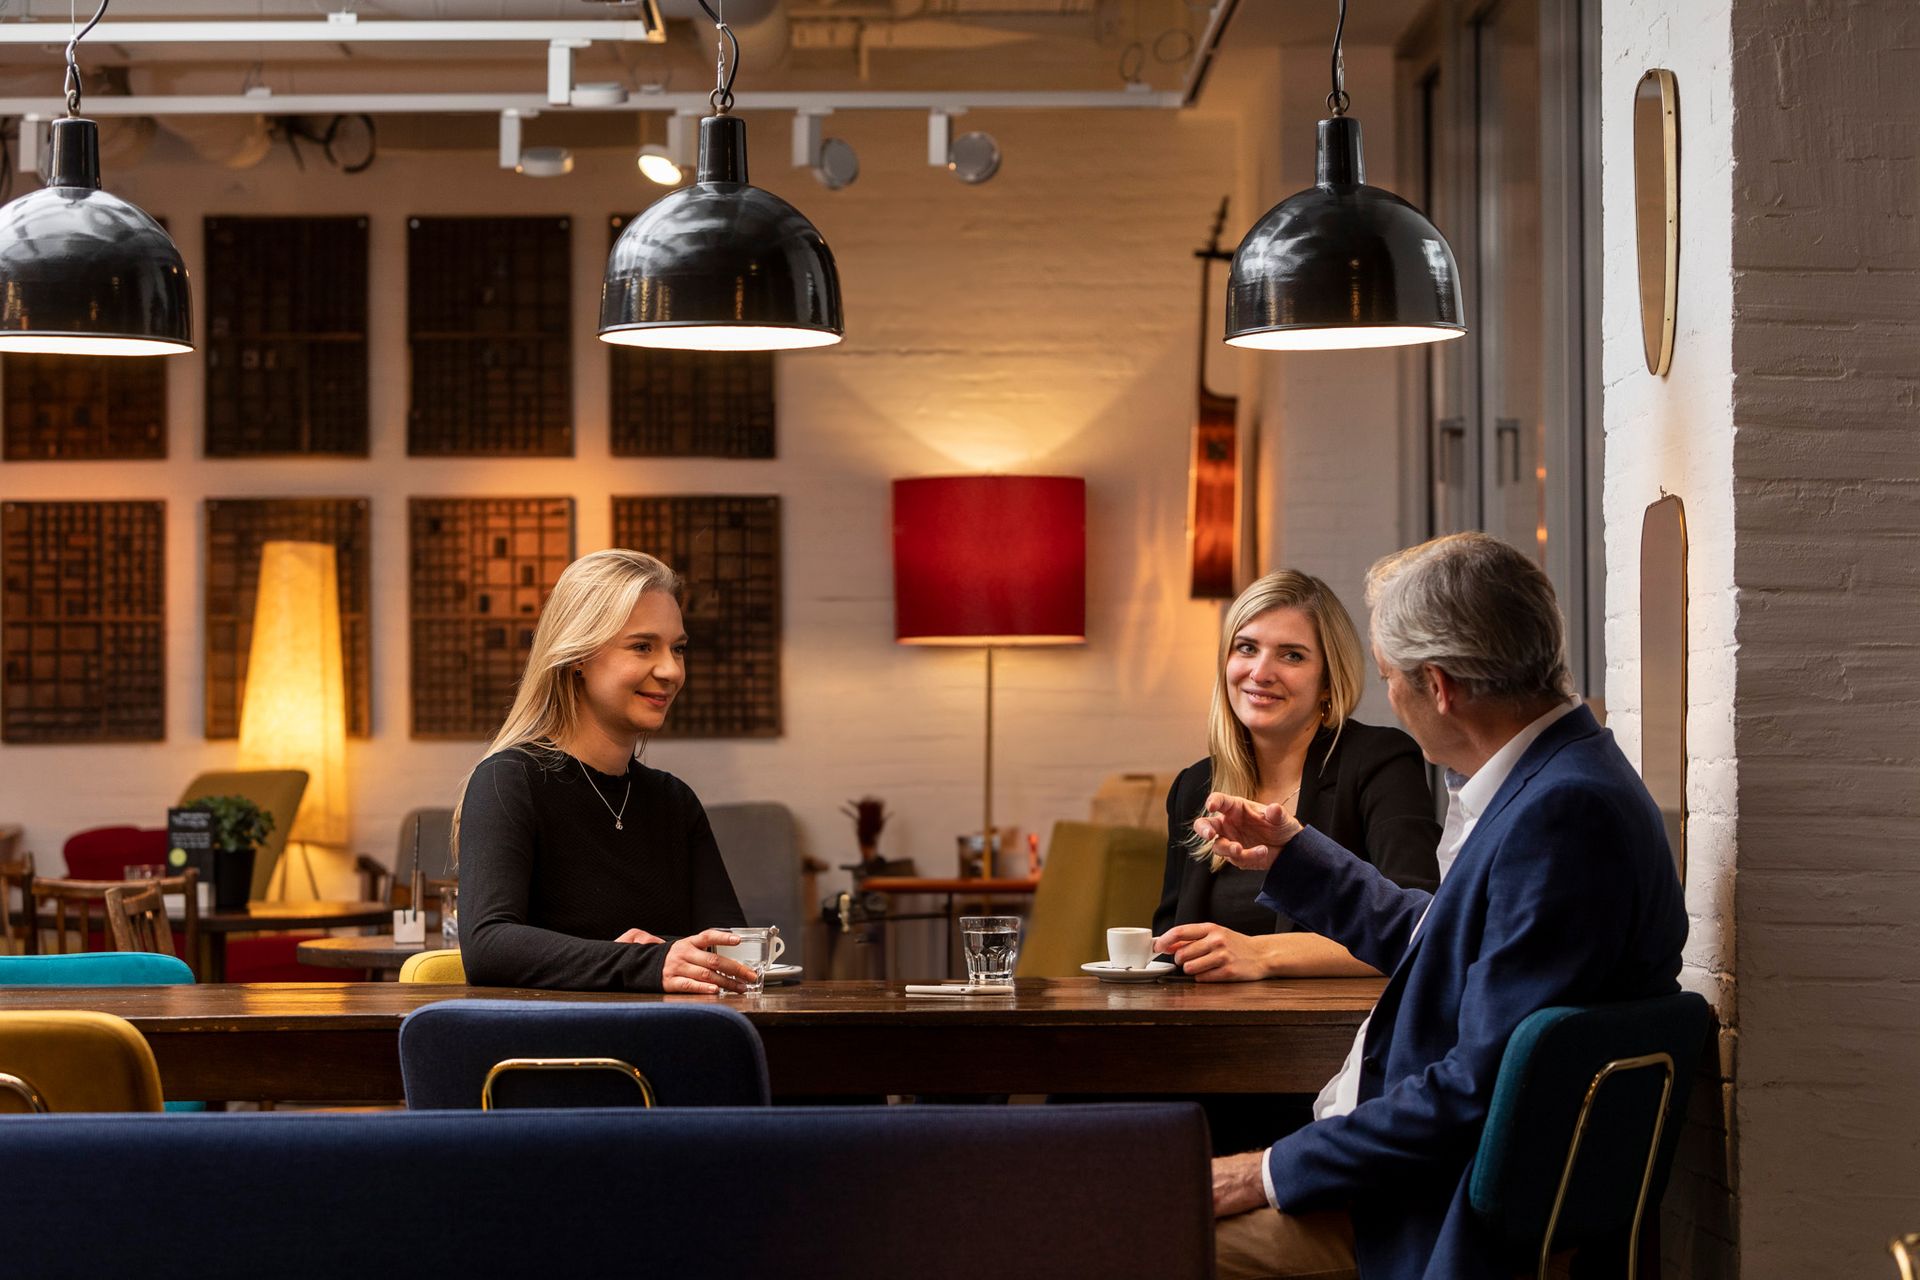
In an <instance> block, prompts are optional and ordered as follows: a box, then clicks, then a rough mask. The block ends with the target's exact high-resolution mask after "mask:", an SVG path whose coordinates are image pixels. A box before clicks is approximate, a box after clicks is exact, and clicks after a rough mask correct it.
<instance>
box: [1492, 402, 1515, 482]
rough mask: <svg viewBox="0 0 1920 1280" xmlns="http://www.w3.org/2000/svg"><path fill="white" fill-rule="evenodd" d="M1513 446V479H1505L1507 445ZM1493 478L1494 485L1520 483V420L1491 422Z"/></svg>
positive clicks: (1502, 419)
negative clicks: (1510, 443) (1509, 443)
mask: <svg viewBox="0 0 1920 1280" xmlns="http://www.w3.org/2000/svg"><path fill="white" fill-rule="evenodd" d="M1509 441H1511V442H1512V444H1513V478H1512V480H1511V481H1509V480H1508V478H1507V444H1508V442H1509ZM1493 455H1494V456H1493V477H1494V483H1495V484H1509V483H1511V484H1519V483H1520V419H1518V418H1495V419H1494V420H1493Z"/></svg>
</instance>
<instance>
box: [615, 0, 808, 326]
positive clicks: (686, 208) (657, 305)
mask: <svg viewBox="0 0 1920 1280" xmlns="http://www.w3.org/2000/svg"><path fill="white" fill-rule="evenodd" d="M700 7H701V8H702V9H705V10H706V12H707V16H708V17H710V18H712V19H713V22H714V26H715V28H717V29H718V31H719V32H720V33H721V34H722V35H723V36H724V37H725V38H726V39H727V40H728V41H731V42H732V44H733V59H732V62H731V64H729V65H730V69H729V70H727V71H726V73H725V75H724V77H722V78H721V80H720V83H719V84H718V85H717V86H716V87H715V89H714V91H713V93H712V94H711V95H710V97H709V100H710V101H711V102H712V104H713V109H714V114H713V115H711V116H708V117H707V118H706V119H704V120H702V121H701V122H700V158H699V164H698V167H697V169H696V170H695V178H694V181H693V184H692V185H690V186H687V187H684V188H682V189H681V190H679V191H674V192H671V193H669V194H667V195H665V196H662V197H661V198H660V199H658V200H656V201H654V202H653V204H651V205H649V206H648V207H647V209H646V210H645V211H644V212H642V213H641V214H640V215H639V216H638V217H636V218H635V219H634V220H633V221H632V222H630V223H628V224H627V228H626V230H625V231H623V232H621V233H620V238H619V240H617V241H615V242H614V246H613V253H612V255H611V256H609V257H608V259H607V274H606V279H605V281H604V282H602V284H601V286H600V339H601V341H603V342H614V343H619V344H621V345H623V346H634V347H671V348H675V349H679V350H691V351H786V350H793V349H796V348H801V347H825V346H831V345H832V344H834V343H836V342H838V341H840V339H841V338H842V337H843V336H845V334H846V324H845V322H844V321H843V320H842V319H841V315H840V276H839V272H838V271H837V270H836V269H835V268H834V265H833V252H832V251H831V250H830V249H828V248H827V242H826V241H825V240H823V239H821V237H820V233H819V232H818V231H817V230H815V229H814V225H813V224H812V223H811V222H809V221H807V219H806V215H804V214H802V213H801V212H800V211H799V210H798V209H796V208H794V207H793V206H792V205H790V204H788V203H787V202H786V201H785V200H782V199H781V198H780V197H779V196H776V195H774V194H773V193H772V192H770V191H763V190H761V189H760V188H759V187H755V186H751V185H749V184H748V182H747V126H746V123H745V122H744V121H742V120H740V119H739V118H737V117H735V116H733V115H730V114H728V113H729V112H730V111H731V110H732V107H733V75H734V72H735V71H738V70H739V64H740V43H739V41H738V40H737V39H735V38H734V34H733V30H732V29H731V28H730V27H728V26H727V24H726V23H725V22H724V21H722V20H721V18H720V15H719V14H717V13H715V12H714V11H713V9H712V8H711V7H710V6H708V4H707V3H706V0H700ZM723 64H724V59H723Z"/></svg>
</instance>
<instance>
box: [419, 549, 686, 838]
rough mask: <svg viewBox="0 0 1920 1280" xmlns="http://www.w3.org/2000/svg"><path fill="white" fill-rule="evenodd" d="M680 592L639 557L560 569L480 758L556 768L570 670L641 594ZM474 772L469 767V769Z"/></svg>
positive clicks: (569, 723)
mask: <svg viewBox="0 0 1920 1280" xmlns="http://www.w3.org/2000/svg"><path fill="white" fill-rule="evenodd" d="M680 587H681V583H680V576H679V575H678V574H676V573H675V572H674V571H673V570H672V569H669V568H668V567H667V566H666V565H665V564H664V563H663V562H661V561H660V560H657V559H655V558H654V557H652V556H650V555H648V554H646V553H645V552H644V551H624V550H620V549H618V548H615V549H613V550H610V551H595V552H593V553H592V554H590V555H584V556H581V557H580V558H579V559H578V560H575V561H574V562H573V563H572V564H570V565H568V566H567V567H566V568H565V569H564V570H562V571H561V573H560V577H559V579H558V580H557V581H556V582H555V583H554V584H553V592H552V594H550V595H549V596H548V597H547V603H546V605H545V607H544V608H542V609H541V610H540V622H539V625H538V626H536V627H535V628H534V631H533V650H532V652H531V653H529V654H528V655H527V669H526V672H525V673H524V674H523V675H522V676H521V677H520V688H519V691H518V692H517V693H515V694H514V698H513V709H512V710H511V711H509V712H507V719H506V722H505V723H504V724H502V725H501V726H500V732H498V733H496V734H494V735H493V741H492V742H490V743H488V744H487V749H486V751H484V752H483V753H482V754H481V757H480V759H481V760H485V759H486V758H487V757H488V756H491V755H494V754H496V753H498V752H501V751H505V750H507V749H508V748H509V747H527V748H530V749H531V750H532V751H533V752H534V754H536V755H539V756H543V757H550V758H551V761H552V763H553V764H554V765H555V766H556V767H557V766H558V765H559V764H560V758H561V756H562V752H561V750H560V746H559V744H560V743H561V742H563V741H565V740H566V739H568V738H570V737H572V736H573V733H574V731H575V729H577V728H578V727H579V724H580V682H579V681H578V680H577V679H575V678H574V675H573V667H574V666H575V665H576V664H578V663H582V662H585V661H586V660H587V659H589V658H591V657H593V655H594V654H596V653H599V652H600V651H601V650H602V649H604V648H606V647H607V646H608V645H609V644H612V643H613V642H614V641H615V640H616V639H618V638H619V636H620V630H621V628H622V627H624V626H626V625H627V619H628V618H629V617H631V616H632V615H633V607H634V606H635V605H636V604H638V603H639V602H640V597H641V596H642V595H644V594H645V593H646V592H649V591H665V592H667V593H668V594H670V595H675V596H677V595H678V594H679V593H680ZM479 767H480V765H479V762H478V761H476V762H475V763H474V769H477V768H479ZM472 780H473V769H469V770H467V776H466V777H465V778H463V779H461V782H460V795H459V797H458V798H457V799H456V800H455V801H454V805H453V844H452V849H453V862H454V865H455V866H458V865H459V862H460V810H461V807H462V805H463V804H464V802H465V799H466V794H467V784H468V783H469V782H471V781H472Z"/></svg>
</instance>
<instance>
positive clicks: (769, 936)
mask: <svg viewBox="0 0 1920 1280" xmlns="http://www.w3.org/2000/svg"><path fill="white" fill-rule="evenodd" d="M722 927H724V928H725V929H726V931H727V932H728V933H730V934H732V935H733V936H734V937H736V938H738V939H740V941H739V942H737V943H734V944H733V945H731V946H725V947H715V948H714V952H715V954H717V955H723V956H725V957H726V958H727V959H729V960H738V961H739V962H740V963H741V964H744V965H746V966H747V968H749V969H751V970H753V981H752V982H750V983H748V984H747V986H746V993H747V994H748V995H754V994H756V993H758V992H760V991H763V990H765V989H766V985H767V968H768V966H769V965H771V964H772V963H773V962H774V961H775V960H778V959H779V958H780V954H781V952H783V951H785V950H786V949H787V944H786V941H785V939H783V938H781V936H780V926H778V925H772V924H769V925H725V926H722Z"/></svg>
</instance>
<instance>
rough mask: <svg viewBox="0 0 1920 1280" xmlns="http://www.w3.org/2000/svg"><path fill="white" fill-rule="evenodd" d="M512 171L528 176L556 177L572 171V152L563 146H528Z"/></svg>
mask: <svg viewBox="0 0 1920 1280" xmlns="http://www.w3.org/2000/svg"><path fill="white" fill-rule="evenodd" d="M513 171H514V172H515V173H524V174H526V175H527V176H528V177H529V178H558V177H561V176H563V175H565V174H569V173H572V172H573V152H571V151H569V150H567V149H566V148H565V147H528V148H527V149H526V150H525V151H522V152H521V153H520V163H519V164H517V165H515V166H513Z"/></svg>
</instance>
